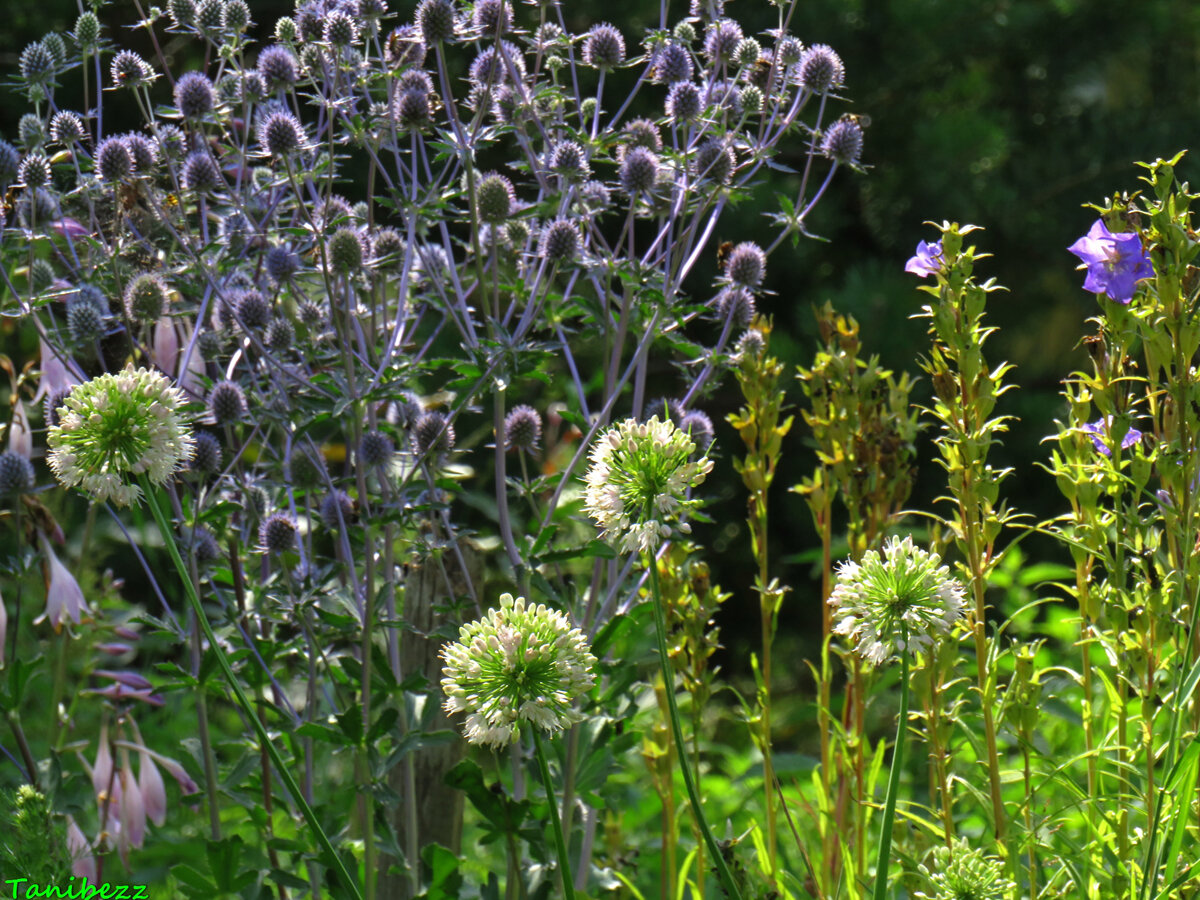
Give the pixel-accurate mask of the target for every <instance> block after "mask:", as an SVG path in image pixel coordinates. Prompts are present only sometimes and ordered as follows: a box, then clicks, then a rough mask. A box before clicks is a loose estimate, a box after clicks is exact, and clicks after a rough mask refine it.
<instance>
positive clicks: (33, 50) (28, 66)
mask: <svg viewBox="0 0 1200 900" xmlns="http://www.w3.org/2000/svg"><path fill="white" fill-rule="evenodd" d="M55 69H56V66H55V64H54V56H53V54H51V52H50V50H49V48H47V47H46V45H45V43H43V42H42V41H34V42H33V43H32V44H29V45H27V46H26V47H25V49H24V50H22V51H21V78H22V80H24V81H25V83H26V84H42V83H44V82H46V81H49V80H50V79H51V78H53V77H54V71H55Z"/></svg>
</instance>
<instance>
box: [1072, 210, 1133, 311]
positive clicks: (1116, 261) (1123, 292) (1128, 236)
mask: <svg viewBox="0 0 1200 900" xmlns="http://www.w3.org/2000/svg"><path fill="white" fill-rule="evenodd" d="M1067 249H1068V250H1070V251H1071V252H1072V253H1074V254H1075V255H1076V256H1078V257H1079V258H1080V259H1081V260H1083V265H1082V266H1080V268H1084V267H1086V268H1087V278H1086V279H1084V282H1083V289H1084V290H1085V291H1091V292H1092V293H1093V294H1108V296H1109V297H1111V298H1112V299H1113V300H1116V301H1117V302H1118V303H1128V302H1129V301H1130V300H1132V299H1133V293H1134V291H1135V290H1136V288H1137V282H1138V281H1140V280H1142V279H1143V278H1151V277H1153V276H1154V266H1152V265H1151V264H1150V256H1149V254H1148V253H1146V251H1145V249H1144V248H1143V247H1142V240H1141V238H1139V237H1138V236H1137V235H1136V234H1133V233H1125V234H1113V233H1112V232H1111V231H1109V230H1108V226H1107V225H1105V224H1104V220H1103V219H1097V220H1096V221H1095V222H1094V223H1093V224H1092V227H1091V229H1090V230H1089V231H1088V233H1087V234H1085V235H1084V236H1083V237H1081V238H1080V239H1079V240H1077V241H1076V242H1075V243H1073V244H1072V245H1071V246H1070V247H1068V248H1067Z"/></svg>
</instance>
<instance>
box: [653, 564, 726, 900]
mask: <svg viewBox="0 0 1200 900" xmlns="http://www.w3.org/2000/svg"><path fill="white" fill-rule="evenodd" d="M646 568H647V569H649V570H650V592H651V596H652V599H653V603H652V606H653V607H654V633H655V636H656V637H657V638H658V662H659V665H660V666H661V667H662V675H663V685H664V687H665V688H666V695H667V711H668V712H669V713H670V719H671V733H672V735H673V736H674V737H675V746H676V747H686V746H687V745H686V744H685V743H684V741H683V729H682V728H681V727H680V725H679V709H678V707H677V706H676V705H675V677H674V673H673V672H672V670H671V658H670V655H669V654H668V653H667V623H666V617H665V616H664V615H663V607H662V594H661V593H660V592H659V587H658V561H657V560H656V559H655V558H654V554H652V553H647V554H646ZM679 768H680V771H682V772H683V784H684V787H685V788H687V794H688V801H689V802H690V803H691V806H692V815H694V816H695V817H696V822H697V823H698V824H699V826H700V833H701V834H703V835H704V843H705V845H706V846H707V847H708V853H709V855H710V856H711V857H712V861H713V865H714V866H715V867H716V869H717V877H718V878H720V879H721V885H722V887H724V888H725V893H726V895H727V896H728V897H729V898H730V900H741V897H742V893H741V891H739V890H738V888H737V884H736V883H735V882H734V880H733V873H731V872H730V871H729V866H728V865H726V864H725V857H724V856H723V855H722V854H721V848H720V847H719V846H718V845H717V842H716V839H715V838H714V837H713V835H712V829H711V828H709V827H708V821H707V820H706V819H705V818H704V808H703V807H702V806H701V805H700V794H699V792H698V791H697V790H696V782H695V778H694V777H693V775H692V767H691V766H690V765H689V764H688V762H687V758H686V757H685V756H683V755H682V754H681V755H680V757H679Z"/></svg>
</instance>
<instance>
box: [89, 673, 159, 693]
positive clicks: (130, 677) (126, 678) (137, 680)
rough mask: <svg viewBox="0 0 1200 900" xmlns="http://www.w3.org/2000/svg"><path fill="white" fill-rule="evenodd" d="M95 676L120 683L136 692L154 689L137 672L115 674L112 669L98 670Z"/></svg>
mask: <svg viewBox="0 0 1200 900" xmlns="http://www.w3.org/2000/svg"><path fill="white" fill-rule="evenodd" d="M95 674H96V675H99V676H100V677H101V678H111V679H112V680H113V681H118V682H120V683H121V684H123V685H125V686H126V687H131V688H133V689H134V690H135V691H143V690H146V689H147V688H152V687H154V685H152V684H151V683H150V681H149V680H148V679H147V678H146V677H145V676H144V675H139V674H138V673H137V672H114V671H112V670H110V669H97V670H96V672H95Z"/></svg>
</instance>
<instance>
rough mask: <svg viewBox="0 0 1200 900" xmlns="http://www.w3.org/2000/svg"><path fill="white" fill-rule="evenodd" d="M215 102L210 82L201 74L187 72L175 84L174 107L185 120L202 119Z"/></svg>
mask: <svg viewBox="0 0 1200 900" xmlns="http://www.w3.org/2000/svg"><path fill="white" fill-rule="evenodd" d="M215 102H216V97H215V95H214V94H213V84H212V81H210V80H209V77H208V76H207V75H205V74H204V73H203V72H188V73H187V74H185V75H183V76H182V77H181V78H180V79H179V80H178V81H176V82H175V107H176V108H177V109H178V110H179V114H180V115H182V116H183V117H184V118H185V119H199V118H201V117H203V116H204V115H205V114H206V113H208V112H210V111H211V110H212V108H213V104H214V103H215Z"/></svg>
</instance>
